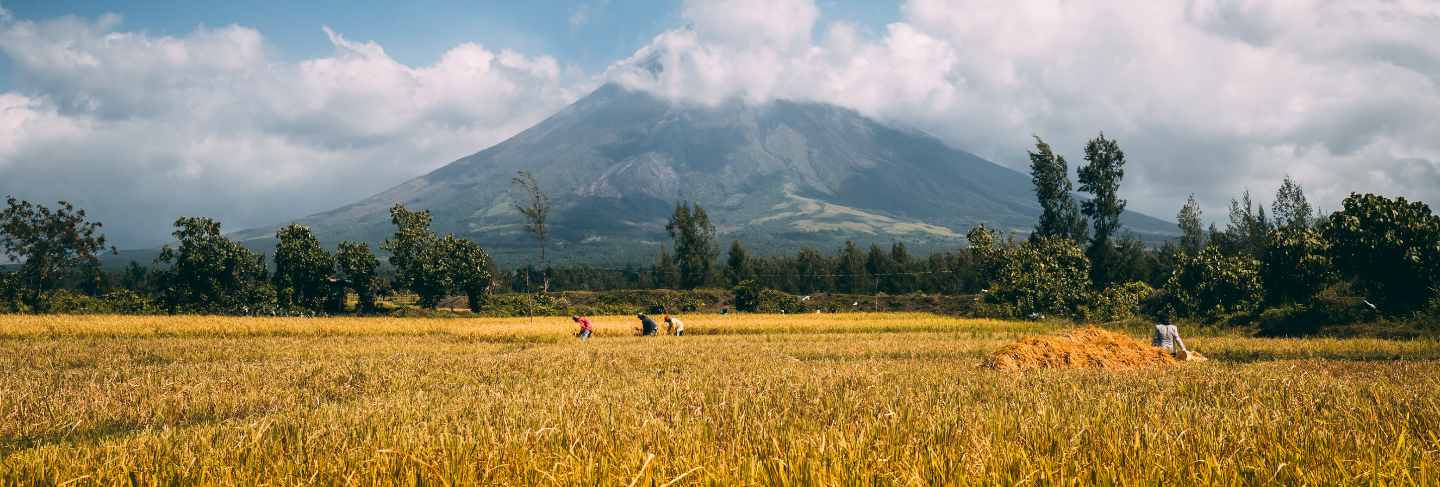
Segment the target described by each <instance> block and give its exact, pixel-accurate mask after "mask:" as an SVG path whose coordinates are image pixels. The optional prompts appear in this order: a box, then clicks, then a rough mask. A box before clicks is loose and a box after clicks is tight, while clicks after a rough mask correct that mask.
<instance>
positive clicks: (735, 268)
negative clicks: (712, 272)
mask: <svg viewBox="0 0 1440 487" xmlns="http://www.w3.org/2000/svg"><path fill="white" fill-rule="evenodd" d="M754 278H755V268H754V266H753V265H751V263H750V255H749V254H748V253H746V252H745V246H744V245H741V244H740V241H739V240H735V241H732V242H730V252H729V255H728V256H727V257H726V259H725V280H726V282H729V283H730V284H731V285H738V284H740V283H741V282H744V281H746V280H749V279H754Z"/></svg>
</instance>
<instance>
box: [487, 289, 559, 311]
mask: <svg viewBox="0 0 1440 487" xmlns="http://www.w3.org/2000/svg"><path fill="white" fill-rule="evenodd" d="M571 311H572V310H571V306H570V301H569V300H566V299H565V298H564V297H563V296H559V295H553V294H546V293H502V294H492V295H490V297H489V298H487V299H486V300H485V306H484V309H482V310H481V313H483V314H485V315H487V316H563V315H568V314H572V313H571Z"/></svg>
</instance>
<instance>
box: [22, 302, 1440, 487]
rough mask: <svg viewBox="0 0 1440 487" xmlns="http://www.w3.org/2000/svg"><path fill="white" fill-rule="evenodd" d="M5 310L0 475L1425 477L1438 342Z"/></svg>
mask: <svg viewBox="0 0 1440 487" xmlns="http://www.w3.org/2000/svg"><path fill="white" fill-rule="evenodd" d="M634 321H635V320H634V319H633V318H632V317H600V318H596V319H595V322H596V324H597V336H596V338H593V339H591V340H590V341H589V342H588V343H579V342H577V341H576V340H575V339H574V338H573V337H572V336H571V335H572V334H573V332H574V326H573V324H571V323H569V320H568V319H565V318H536V319H534V320H527V319H524V318H519V319H488V318H486V319H389V318H363V319H361V318H357V319H346V318H333V319H301V318H288V319H256V318H219V317H115V316H73V317H71V316H63V317H61V316H0V483H3V484H33V483H42V484H61V483H66V482H70V481H76V482H75V484H78V485H84V484H119V483H126V484H130V483H135V484H141V485H149V484H170V483H212V484H234V483H262V482H268V483H278V484H309V483H315V484H337V483H339V484H380V483H383V484H396V483H399V484H438V485H453V484H468V483H488V484H575V483H580V484H606V485H611V484H621V485H667V484H671V485H688V484H696V483H699V484H712V485H740V484H765V485H787V484H789V485H808V484H860V483H864V484H872V483H899V484H995V483H1004V484H1013V483H1020V482H1034V483H1046V484H1052V483H1082V484H1095V483H1121V484H1143V485H1154V484H1157V483H1173V484H1193V483H1205V484H1256V483H1276V484H1284V485H1299V484H1430V485H1434V484H1435V483H1437V482H1440V473H1437V471H1436V465H1437V460H1440V395H1437V394H1436V393H1435V391H1436V386H1437V385H1440V342H1436V341H1434V340H1409V341H1392V340H1371V339H1367V340H1336V339H1308V340H1301V339H1255V338H1246V337H1238V336H1223V335H1222V336H1214V337H1194V338H1191V339H1189V340H1187V343H1188V344H1189V345H1190V346H1191V347H1192V348H1195V349H1198V350H1201V351H1203V352H1204V353H1206V354H1207V355H1208V356H1210V357H1211V358H1212V359H1214V360H1212V361H1211V362H1207V363H1203V364H1187V365H1185V366H1183V367H1175V368H1169V369H1163V370H1141V371H1131V372H1123V373H1116V372H1107V371H1095V370H1052V371H1039V372H1026V373H1000V372H993V371H986V370H981V369H979V368H977V367H976V364H977V363H978V362H979V361H980V360H981V358H982V357H983V356H984V355H985V354H986V353H988V352H990V351H993V350H994V349H996V348H999V347H1000V346H1002V345H1003V344H1005V343H1007V342H1008V341H1010V340H1012V339H1013V338H1014V337H1016V336H1018V335H1019V334H1023V333H1033V332H1047V331H1052V330H1053V329H1054V328H1056V327H1058V326H1061V325H1055V324H1044V323H1030V322H1006V321H994V320H968V319H956V318H949V317H940V316H934V315H924V314H883V313H882V314H842V315H788V316H786V315H726V316H720V315H697V316H687V317H686V320H685V322H686V332H687V334H691V335H692V336H688V337H683V338H674V337H660V338H639V337H632V336H628V335H629V334H630V333H631V331H632V328H634V326H635V323H634Z"/></svg>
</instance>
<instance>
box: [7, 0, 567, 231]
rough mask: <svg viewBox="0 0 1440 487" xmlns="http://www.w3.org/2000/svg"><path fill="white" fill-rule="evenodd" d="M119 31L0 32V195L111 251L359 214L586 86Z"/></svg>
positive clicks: (210, 35) (517, 71)
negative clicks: (359, 203)
mask: <svg viewBox="0 0 1440 487" xmlns="http://www.w3.org/2000/svg"><path fill="white" fill-rule="evenodd" d="M119 24H120V19H119V18H117V17H115V16H105V17H101V18H99V19H95V20H93V21H88V20H84V19H77V18H62V19H58V20H50V21H43V22H31V21H7V22H4V23H3V24H0V52H3V53H4V55H6V56H8V57H9V58H10V59H11V63H12V66H13V72H14V73H15V77H14V84H15V86H16V88H15V89H14V90H13V91H11V92H6V93H0V175H3V177H0V193H5V194H15V195H16V196H20V197H26V198H30V199H36V200H41V201H47V200H56V199H69V200H72V201H77V202H80V203H83V205H84V206H85V207H86V208H89V209H90V212H91V214H92V215H95V216H96V217H97V218H98V219H100V220H101V221H107V222H112V223H111V224H110V225H109V226H107V228H106V232H107V233H108V234H111V235H112V236H114V237H118V238H117V239H116V240H117V241H119V242H120V243H121V244H122V245H142V244H149V243H154V242H156V241H157V240H158V239H161V238H163V237H164V236H165V235H167V234H168V225H169V223H170V222H171V221H173V219H174V217H176V216H180V215H206V216H215V217H219V218H221V219H222V220H223V221H224V222H225V223H226V226H227V228H230V229H240V228H244V227H247V226H256V225H264V224H272V223H275V222H276V221H277V220H279V219H283V218H290V217H298V216H303V215H305V214H308V213H312V212H317V211H323V210H327V209H330V208H333V207H335V206H338V205H340V204H344V203H348V202H350V201H353V200H356V199H359V198H363V197H365V196H368V195H370V194H373V193H375V192H378V191H380V190H383V189H385V188H387V187H389V186H391V185H394V184H396V183H398V182H400V181H403V180H405V179H407V178H410V177H414V176H417V175H419V174H422V173H423V172H425V171H428V170H430V169H434V168H435V167H438V166H439V165H442V164H444V163H446V162H448V161H450V160H453V159H455V158H458V157H461V156H463V155H466V154H469V153H472V152H474V151H476V150H479V149H481V148H484V147H486V146H488V145H490V144H493V143H495V142H498V141H500V140H503V139H504V138H505V137H508V136H509V135H512V134H514V133H516V132H518V131H520V130H523V129H524V128H526V127H528V126H530V125H531V124H533V123H535V122H537V121H539V120H540V119H542V118H544V117H545V116H547V115H548V114H550V113H552V112H554V111H555V110H558V109H559V108H560V107H563V106H564V105H566V104H568V103H569V102H571V101H573V100H574V99H575V98H577V97H578V96H580V95H582V94H583V93H584V92H585V90H586V89H588V88H590V87H591V86H593V85H592V84H591V83H590V82H589V81H588V79H587V78H584V77H583V75H582V74H581V73H578V72H577V71H576V70H575V69H572V68H566V67H563V66H561V65H560V64H559V63H558V62H556V61H555V60H554V59H552V58H549V57H545V56H538V57H534V56H526V55H523V54H519V53H516V52H512V51H508V50H499V51H495V50H490V49H487V48H485V47H482V46H479V45H476V44H462V45H459V46H456V47H454V48H452V49H450V50H449V51H447V52H446V53H445V54H444V55H443V56H441V57H440V59H439V60H438V61H436V62H435V63H434V64H432V65H429V66H423V67H411V66H407V65H404V64H401V63H398V62H396V61H395V60H393V59H392V58H390V57H389V56H388V55H387V54H386V53H385V51H384V49H383V48H381V46H379V45H378V44H375V43H373V42H356V41H352V40H349V39H346V38H345V37H344V36H343V35H341V34H339V33H336V32H334V31H332V30H331V29H329V28H328V27H327V28H324V29H323V31H324V32H323V34H324V35H328V36H329V38H330V41H331V43H332V44H333V45H334V46H335V53H334V54H333V55H331V56H328V57H322V58H316V59H308V60H304V61H301V62H297V63H287V62H281V61H278V60H276V59H274V58H273V56H271V55H270V53H269V51H270V46H267V45H266V42H265V40H264V38H263V36H262V35H261V34H260V33H259V32H257V31H255V30H254V29H250V28H246V27H240V26H227V27H221V28H205V27H201V28H197V29H196V30H195V31H193V32H191V33H189V34H186V35H184V36H180V37H170V36H152V35H148V34H144V33H135V32H124V31H120V30H117V28H118V26H119ZM320 34H321V32H317V35H320Z"/></svg>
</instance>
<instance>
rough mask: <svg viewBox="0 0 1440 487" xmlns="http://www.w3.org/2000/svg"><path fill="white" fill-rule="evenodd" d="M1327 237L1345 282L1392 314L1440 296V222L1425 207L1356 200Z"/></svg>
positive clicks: (1334, 220)
mask: <svg viewBox="0 0 1440 487" xmlns="http://www.w3.org/2000/svg"><path fill="white" fill-rule="evenodd" d="M1342 207H1343V209H1342V210H1341V211H1338V212H1336V213H1333V214H1331V215H1330V218H1329V219H1328V220H1327V221H1326V223H1325V225H1324V230H1323V231H1322V234H1323V235H1324V237H1325V240H1326V241H1328V242H1329V244H1330V257H1331V259H1332V260H1333V262H1334V265H1335V268H1336V269H1337V270H1338V271H1339V272H1340V274H1341V276H1342V277H1344V278H1346V279H1349V280H1351V281H1352V282H1353V283H1354V285H1355V286H1356V287H1357V288H1358V289H1360V290H1361V291H1363V292H1364V293H1365V294H1366V296H1367V298H1368V299H1370V300H1371V301H1374V302H1375V304H1377V305H1378V306H1379V307H1380V308H1381V310H1382V311H1384V312H1386V313H1390V314H1396V313H1404V312H1409V311H1413V310H1416V309H1419V308H1420V307H1421V306H1423V305H1425V303H1426V302H1427V301H1428V300H1430V299H1433V298H1434V297H1435V296H1436V295H1440V217H1437V216H1436V215H1434V214H1432V213H1431V212H1430V207H1429V206H1427V205H1426V204H1425V203H1421V202H1419V201H1416V202H1410V201H1406V200H1405V198H1403V197H1402V198H1395V199H1389V198H1386V197H1384V196H1378V195H1373V194H1363V195H1362V194H1354V193H1352V194H1350V196H1349V197H1347V198H1345V201H1344V202H1343V203H1342Z"/></svg>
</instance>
